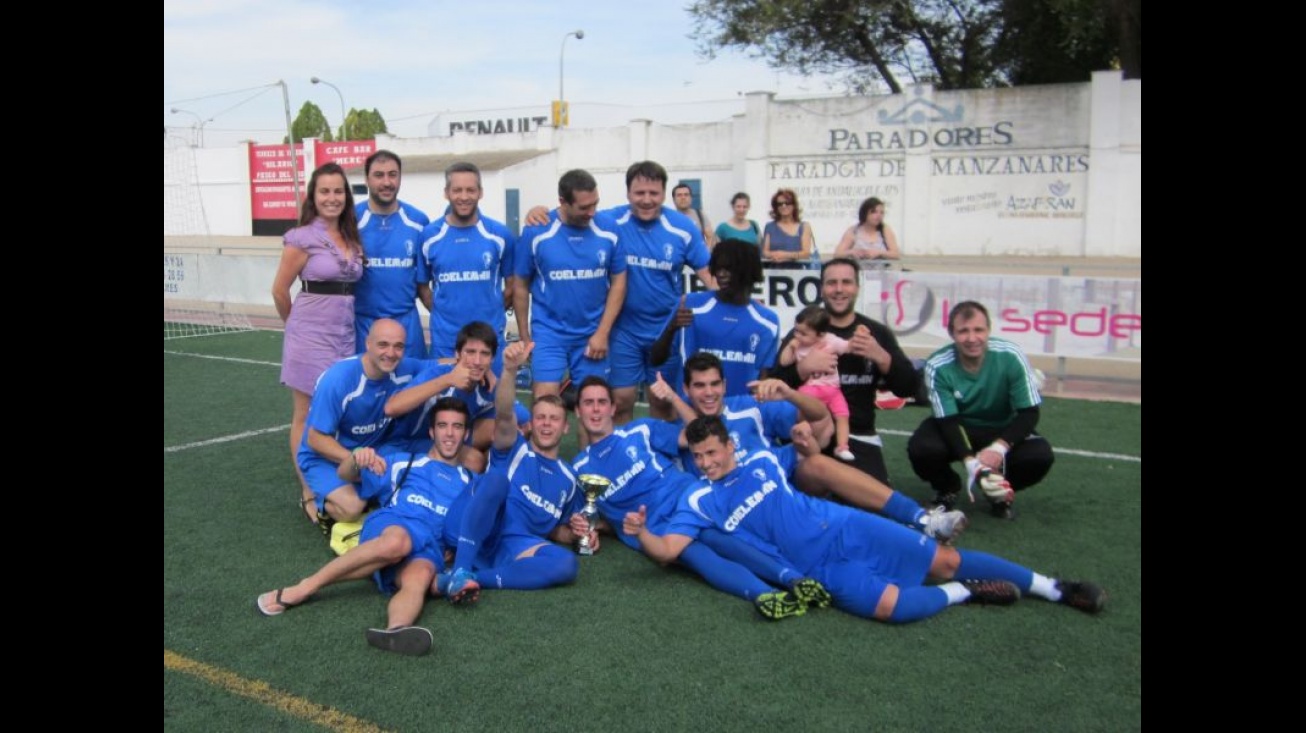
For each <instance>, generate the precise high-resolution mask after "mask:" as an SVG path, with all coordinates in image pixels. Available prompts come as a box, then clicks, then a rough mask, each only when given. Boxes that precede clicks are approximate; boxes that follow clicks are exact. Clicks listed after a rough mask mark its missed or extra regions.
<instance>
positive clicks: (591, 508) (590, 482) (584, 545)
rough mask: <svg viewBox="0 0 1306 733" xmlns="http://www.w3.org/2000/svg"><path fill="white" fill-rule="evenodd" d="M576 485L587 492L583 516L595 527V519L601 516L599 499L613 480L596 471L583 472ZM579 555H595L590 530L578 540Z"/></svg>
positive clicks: (582, 508)
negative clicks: (591, 544)
mask: <svg viewBox="0 0 1306 733" xmlns="http://www.w3.org/2000/svg"><path fill="white" fill-rule="evenodd" d="M576 485H577V487H579V488H580V490H581V491H582V492H584V494H585V506H583V507H581V510H580V513H581V516H583V517H585V521H586V522H587V523H588V526H589V528H590V529H591V530H592V529H594V521H595V520H596V519H598V518H599V506H598V500H599V497H600V496H603V493H604V492H605V491H607V490H608V487H609V486H612V482H611V481H609V480H607V479H606V478H603V477H602V476H600V475H598V474H595V473H583V474H581V475H580V477H579V478H577V479H576ZM576 554H577V555H593V554H594V548H593V547H591V546H590V535H589V532H586V533H585V534H583V535H581V537H580V539H579V540H577V541H576Z"/></svg>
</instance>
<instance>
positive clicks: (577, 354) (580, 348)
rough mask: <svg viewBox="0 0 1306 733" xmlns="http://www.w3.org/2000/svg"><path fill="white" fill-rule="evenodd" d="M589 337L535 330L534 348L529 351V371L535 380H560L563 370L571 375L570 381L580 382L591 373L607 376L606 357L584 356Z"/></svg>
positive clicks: (537, 381) (605, 377)
mask: <svg viewBox="0 0 1306 733" xmlns="http://www.w3.org/2000/svg"><path fill="white" fill-rule="evenodd" d="M589 340H590V339H589V336H571V337H562V336H558V335H557V334H553V333H549V332H542V333H538V334H536V336H535V350H534V351H532V352H531V374H532V376H533V377H534V379H535V382H536V383H537V384H538V383H540V382H561V381H562V377H563V375H565V374H570V375H571V382H572V384H580V383H581V380H583V379H585V377H588V376H590V375H591V374H594V375H597V376H600V377H603V378H604V379H607V378H608V372H609V371H610V369H609V366H608V364H609V362H608V360H607V359H586V358H585V348H586V347H587V346H589Z"/></svg>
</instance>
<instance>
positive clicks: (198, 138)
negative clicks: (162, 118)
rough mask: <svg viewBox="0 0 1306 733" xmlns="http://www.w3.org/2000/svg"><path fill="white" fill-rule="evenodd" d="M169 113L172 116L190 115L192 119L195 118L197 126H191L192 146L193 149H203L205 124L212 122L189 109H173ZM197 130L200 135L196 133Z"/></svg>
mask: <svg viewBox="0 0 1306 733" xmlns="http://www.w3.org/2000/svg"><path fill="white" fill-rule="evenodd" d="M169 111H170V112H172V114H174V115H177V114H182V115H190V116H191V117H194V118H195V124H193V125H191V126H190V144H191V147H203V146H204V123H205V122H212V120H205V119H204V118H203V117H200V116H199V115H197V114H195V113H194V112H191V111H190V110H188V109H178V108H176V107H173V108H172V109H171V110H169ZM197 130H198V131H199V132H198V134H197V133H196V131H197Z"/></svg>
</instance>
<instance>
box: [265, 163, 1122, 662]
mask: <svg viewBox="0 0 1306 733" xmlns="http://www.w3.org/2000/svg"><path fill="white" fill-rule="evenodd" d="M401 166H402V164H401V161H400V159H399V157H398V156H396V155H394V154H393V153H391V152H389V151H378V152H377V153H375V154H373V155H372V156H371V157H369V158H368V160H367V162H366V164H365V174H366V176H367V180H368V188H369V198H368V200H367V201H366V202H360V203H358V204H357V207H356V212H357V221H358V229H359V234H360V237H361V241H362V243H363V251H364V253H365V255H366V258H367V259H366V268H365V272H364V273H363V274H362V277H361V280H359V281H358V283H357V285H356V286H354V287H351V288H349V293H350V294H351V295H352V299H353V309H354V315H355V322H356V330H357V350H358V352H359V353H358V354H357V355H356V356H352V357H349V358H345V359H343V360H340V361H338V362H336V363H335V364H333V365H332V366H330V367H329V368H327V369H326V371H325V372H323V373H322V375H321V377H320V378H319V379H318V380H317V383H316V387H315V389H314V390H313V393H312V397H311V403H310V406H309V409H308V414H307V420H306V428H305V431H304V438H303V440H302V441H301V442H300V444H299V446H298V450H297V451H296V453H295V458H296V465H297V468H298V470H299V472H300V475H301V476H302V478H303V481H304V485H305V487H306V492H310V491H311V496H312V499H311V500H309V501H311V503H312V504H313V505H315V507H316V509H317V518H318V521H319V522H320V523H321V525H322V526H323V527H324V528H328V527H330V525H332V524H334V523H351V522H361V532H360V534H359V537H358V544H357V546H355V547H353V548H352V549H349V550H348V551H346V552H344V553H343V554H341V555H339V556H338V557H336V558H334V559H333V560H331V561H330V562H329V563H327V564H326V565H324V566H323V567H321V568H320V569H318V570H317V571H316V572H314V573H313V574H311V575H309V576H307V577H305V578H303V579H302V580H300V581H299V582H298V583H296V584H294V585H290V586H286V587H283V588H280V589H276V590H272V591H268V592H265V593H263V594H261V595H259V596H258V598H257V607H258V610H259V611H260V612H261V613H263V614H264V615H267V616H276V615H280V614H282V613H284V612H285V611H287V610H289V609H291V608H293V607H295V606H298V605H299V604H301V603H303V602H305V601H307V600H308V599H309V598H311V597H312V596H313V595H314V594H315V593H316V592H317V591H318V590H320V589H321V588H322V587H324V586H326V585H329V584H331V583H336V582H339V581H342V580H351V579H363V578H367V577H369V576H370V577H373V578H375V580H376V582H377V584H378V586H379V587H380V588H381V589H382V591H383V592H385V593H387V594H389V596H390V600H389V605H388V609H387V624H386V626H385V627H384V628H374V629H369V630H367V632H366V639H367V641H368V643H369V644H371V645H372V646H374V647H377V648H380V649H384V650H387V651H393V652H398V653H402V654H424V653H426V652H428V651H429V650H430V648H431V645H432V635H431V632H430V631H429V630H428V629H426V628H424V627H421V626H417V625H416V623H417V621H418V618H419V616H420V614H421V611H422V608H423V605H424V604H425V602H426V599H427V598H428V597H432V596H434V597H444V598H446V599H447V600H448V601H450V602H453V603H455V604H469V603H473V602H475V601H476V600H477V599H478V597H479V594H480V592H481V591H482V590H487V589H502V588H511V589H540V588H548V587H552V586H556V585H561V584H567V583H571V582H573V581H575V580H576V578H577V576H578V573H579V566H580V564H579V562H578V560H577V547H578V546H580V547H581V548H582V549H581V551H582V552H592V551H597V550H598V549H599V548H600V547H601V546H602V544H604V542H605V538H609V539H607V543H609V544H610V543H611V541H612V539H613V538H615V540H616V541H617V542H620V543H621V544H624V545H626V546H628V547H630V548H632V549H634V550H636V551H638V552H642V553H643V554H645V555H647V556H648V557H650V558H651V559H653V560H655V561H657V562H660V563H673V562H675V563H679V564H680V565H682V566H684V567H686V568H688V569H689V570H691V571H693V572H694V573H696V574H698V575H699V576H701V577H702V578H703V579H704V580H705V581H706V582H707V583H708V584H709V585H711V586H712V587H713V588H716V589H718V590H721V591H723V592H726V593H730V594H732V595H735V596H738V597H740V598H743V599H745V600H747V601H749V602H751V603H752V604H753V605H754V607H755V608H756V609H757V611H758V613H760V614H761V615H762V616H764V617H766V618H769V619H783V618H789V617H794V616H800V615H803V614H804V613H806V612H807V610H808V609H809V608H819V607H827V606H830V605H832V604H833V605H834V606H835V607H837V608H840V609H842V610H844V611H846V612H849V613H853V614H856V615H858V616H862V617H865V618H869V619H876V620H879V621H886V622H889V623H905V622H910V621H915V620H918V619H922V618H927V617H929V616H932V615H934V614H936V613H938V612H940V611H942V610H943V609H944V608H946V607H948V606H951V605H956V604H962V603H990V604H1009V603H1013V602H1015V601H1017V600H1018V599H1019V598H1020V597H1021V596H1022V595H1033V596H1037V597H1040V598H1043V599H1046V600H1049V601H1053V602H1058V603H1061V604H1064V605H1068V606H1071V607H1073V608H1077V609H1079V610H1082V611H1085V612H1089V613H1096V612H1098V611H1100V610H1101V609H1102V607H1103V605H1104V604H1105V602H1106V593H1105V592H1104V591H1103V590H1102V589H1101V588H1100V587H1098V586H1097V585H1095V584H1093V583H1088V582H1080V581H1067V580H1059V579H1056V578H1050V577H1047V576H1044V575H1041V574H1039V573H1036V572H1034V571H1032V570H1030V569H1028V568H1025V567H1023V566H1021V565H1019V564H1017V563H1014V562H1011V561H1009V560H1006V559H1003V558H1000V557H997V556H995V555H992V554H989V553H984V552H979V551H975V550H963V549H958V548H956V547H954V546H953V541H954V540H955V538H956V537H957V535H958V534H959V533H960V532H961V531H962V530H964V529H965V527H966V523H967V519H966V517H965V515H964V514H963V513H962V512H960V511H957V510H956V509H954V504H955V502H956V501H957V498H958V497H959V495H960V494H961V492H962V491H966V492H968V493H970V492H973V491H974V490H975V489H978V490H979V491H980V492H981V493H982V495H983V496H984V497H985V498H986V499H987V500H988V502H989V505H990V507H991V509H992V511H993V513H994V515H995V516H1001V517H1012V516H1013V509H1012V500H1013V498H1014V496H1015V493H1014V492H1015V491H1016V490H1019V489H1023V488H1026V487H1028V486H1030V485H1033V484H1034V483H1037V482H1038V481H1039V480H1041V479H1042V478H1043V477H1044V476H1045V475H1046V474H1047V472H1048V470H1049V469H1050V467H1051V465H1052V455H1053V454H1052V450H1051V448H1050V446H1049V445H1048V443H1047V441H1046V440H1045V439H1043V438H1042V437H1041V436H1039V435H1038V434H1037V433H1036V432H1035V428H1036V426H1037V422H1038V410H1039V404H1040V397H1039V392H1038V386H1037V384H1036V383H1035V378H1034V376H1033V370H1032V369H1031V368H1030V366H1029V364H1028V362H1027V361H1026V359H1025V357H1024V355H1023V354H1022V353H1021V352H1020V350H1019V349H1018V348H1017V347H1016V346H1015V345H1014V344H1011V343H1009V342H1006V341H1003V340H1001V339H998V338H990V336H989V324H990V322H989V315H988V313H987V311H986V310H985V308H984V306H983V305H981V304H979V303H975V302H965V303H961V304H958V305H957V306H955V307H954V308H953V310H952V312H951V313H950V315H949V331H950V333H951V335H952V338H953V343H952V344H951V345H949V346H947V347H945V348H942V349H940V350H939V351H937V352H936V353H935V354H934V355H932V357H931V358H930V359H929V360H928V361H927V362H926V365H925V368H924V371H923V377H922V375H921V374H918V372H917V370H916V368H915V366H914V365H913V364H912V362H911V361H910V360H909V359H908V358H907V357H906V355H905V354H904V353H903V352H902V350H901V348H900V347H899V346H898V343H897V341H896V339H895V338H894V336H893V333H892V331H890V330H889V329H888V328H887V327H885V326H884V325H883V324H881V323H878V322H876V321H874V320H872V319H870V318H868V317H866V316H864V315H862V314H859V313H857V312H855V307H856V302H857V293H858V286H859V283H860V273H859V267H858V263H857V261H856V260H854V259H843V258H836V259H833V260H830V261H827V262H825V263H824V265H823V267H822V270H821V292H822V300H823V302H822V304H821V305H819V306H813V307H812V308H809V309H806V310H804V311H803V312H802V313H801V314H800V315H799V317H798V318H797V320H796V325H795V329H794V331H793V332H791V333H790V334H788V335H785V336H784V337H783V338H782V334H781V332H780V325H779V319H778V317H777V316H776V314H775V312H774V311H772V310H770V309H769V308H767V307H766V306H764V305H762V304H760V303H758V302H756V301H755V300H753V298H752V294H753V287H754V285H756V284H757V283H759V282H761V280H762V277H763V274H762V264H761V260H760V255H759V252H758V249H757V247H756V246H755V245H753V244H751V243H746V242H740V241H736V240H724V241H722V242H719V243H717V244H716V245H715V246H714V247H713V248H712V249H711V251H709V249H708V248H707V246H706V245H705V244H704V239H703V236H702V234H701V232H699V230H698V229H697V226H696V224H694V223H693V222H692V221H691V220H690V219H689V218H687V217H685V216H684V215H682V214H680V213H678V212H676V211H675V210H674V209H671V208H667V207H664V206H663V202H664V199H665V194H666V187H667V182H668V178H667V173H666V171H665V170H664V169H663V168H662V166H660V165H658V164H657V163H654V162H651V161H643V162H639V163H635V164H634V165H632V166H630V168H629V169H628V171H627V173H626V189H627V198H628V203H626V204H623V205H621V206H618V207H615V208H611V209H606V210H599V209H598V201H599V195H598V186H597V183H596V181H595V179H594V178H593V176H591V175H590V174H589V173H587V172H586V171H583V170H572V171H568V172H567V173H565V174H564V175H563V176H562V177H561V178H560V179H559V184H558V206H557V208H556V209H554V210H552V211H546V210H545V209H543V208H541V207H537V208H536V209H533V210H532V211H531V212H530V213H529V214H528V216H527V218H526V222H527V226H526V227H525V228H524V229H523V231H522V233H521V235H520V236H513V235H512V234H511V233H510V231H509V230H508V228H507V227H506V226H504V225H503V224H502V223H500V222H497V221H494V220H492V219H489V218H487V217H485V216H483V215H482V214H481V213H480V210H479V202H480V199H481V193H482V189H481V176H480V172H479V170H478V169H477V168H476V167H475V166H474V165H472V164H470V163H457V164H454V165H453V166H451V167H450V168H449V169H448V170H447V171H446V174H445V196H446V199H447V200H448V208H447V210H446V212H445V213H444V215H443V216H441V217H439V218H437V219H436V220H435V221H434V222H429V221H428V219H427V217H426V216H425V215H424V214H422V213H421V212H420V211H419V210H418V209H416V208H415V207H413V206H411V205H409V204H407V203H405V202H402V201H400V200H399V199H398V190H399V182H400V180H401V176H402V167H401ZM315 178H316V175H315ZM344 191H345V196H346V198H347V200H348V201H349V203H350V204H352V203H353V202H352V198H351V197H349V195H348V186H347V185H346V186H345V187H344ZM310 195H313V196H316V195H317V192H315V191H310ZM685 268H688V269H690V270H692V271H693V272H694V273H695V274H696V275H697V276H698V278H699V279H700V280H701V281H702V282H703V283H705V284H706V285H707V286H708V288H709V289H708V290H706V291H703V292H696V293H689V294H683V293H682V289H683V286H682V272H683V270H684V269H685ZM305 290H306V291H307V290H308V289H307V288H305ZM323 292H332V291H330V290H329V289H328V290H325V291H323ZM418 301H421V302H423V303H424V304H425V305H426V306H427V307H428V309H429V311H430V314H431V315H430V344H429V347H428V345H427V343H426V339H425V338H424V335H423V331H422V322H421V319H420V316H419V313H418V310H417V308H416V303H417V302H418ZM297 303H298V301H297ZM509 307H511V309H512V312H513V313H514V314H515V318H516V325H517V330H518V334H519V338H518V340H515V341H512V342H511V343H508V344H506V345H505V344H504V343H503V340H504V333H505V326H506V320H507V309H508V308H509ZM791 342H797V343H794V345H793V346H791ZM428 348H429V351H428ZM428 357H429V358H428ZM527 368H529V369H530V374H531V377H532V380H531V381H532V392H533V400H532V404H531V406H530V408H529V409H528V408H527V407H525V406H524V405H522V404H521V403H520V402H518V401H517V399H516V386H517V383H518V377H519V375H521V374H522V372H523V370H524V369H527ZM922 378H923V379H924V380H925V387H926V388H927V391H928V394H929V397H930V403H931V408H932V415H931V416H930V417H928V418H926V419H925V420H924V422H923V423H922V424H921V426H920V428H919V429H918V430H917V431H916V432H915V434H914V435H913V436H912V438H911V439H910V441H909V444H908V454H909V457H910V460H911V465H912V468H913V470H914V471H915V472H916V473H917V474H918V475H919V476H920V477H921V478H923V479H925V480H927V481H929V482H930V483H931V485H932V486H933V487H934V488H935V490H936V492H937V496H936V499H935V502H934V504H935V505H934V506H933V507H932V508H930V509H926V508H925V507H923V506H921V505H920V504H919V503H917V502H916V501H915V500H913V499H912V498H910V497H908V496H905V495H904V494H902V493H900V492H896V491H894V490H893V489H892V488H890V485H889V477H888V471H887V469H886V467H885V462H884V458H883V453H882V441H881V440H880V437H879V436H878V435H877V434H876V431H875V411H876V409H877V407H876V404H875V400H876V393H877V391H878V390H888V391H891V392H893V393H894V394H896V395H900V396H909V395H915V394H917V391H918V386H919V380H920V379H922ZM640 387H644V389H645V395H646V397H647V399H648V403H649V417H646V418H640V419H632V418H633V411H634V405H635V401H636V395H637V390H638V389H639V388H640ZM572 412H574V413H575V428H576V431H577V443H578V445H579V446H580V450H579V452H578V453H577V454H576V455H575V456H573V457H570V459H568V458H565V457H563V456H560V455H559V447H560V444H561V442H562V440H563V438H564V436H565V435H567V434H568V432H569V431H570V430H571V422H570V420H569V416H570V414H571V413H572ZM957 463H960V464H961V465H962V466H964V469H965V470H964V472H963V473H964V476H963V475H960V474H959V473H958V471H957V470H955V468H954V464H957ZM583 487H588V488H589V491H590V498H589V501H588V502H587V497H586V491H585V490H584V488H583ZM595 507H596V508H597V512H596V513H595V512H594V508H595Z"/></svg>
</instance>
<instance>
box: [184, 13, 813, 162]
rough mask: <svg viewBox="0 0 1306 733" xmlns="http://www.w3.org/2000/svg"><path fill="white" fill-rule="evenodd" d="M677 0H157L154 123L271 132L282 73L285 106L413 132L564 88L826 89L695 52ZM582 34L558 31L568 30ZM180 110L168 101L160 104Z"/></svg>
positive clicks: (606, 92)
mask: <svg viewBox="0 0 1306 733" xmlns="http://www.w3.org/2000/svg"><path fill="white" fill-rule="evenodd" d="M687 1H688V0H645V1H644V2H627V1H625V0H620V1H617V0H584V1H583V0H552V1H550V0H541V1H539V2H533V1H530V0H482V1H481V2H471V3H468V2H459V3H453V2H447V1H446V0H387V1H386V2H358V1H357V0H354V1H352V2H349V1H345V0H316V1H313V0H273V1H272V2H269V1H268V0H260V1H257V2H256V1H254V0H165V2H164V5H163V123H164V126H165V127H171V128H177V129H178V133H179V134H193V133H194V132H195V127H196V125H197V123H198V122H199V121H200V120H203V121H204V127H203V142H204V144H205V146H207V147H221V146H228V145H233V144H235V143H236V142H238V141H241V140H256V141H258V142H261V143H279V142H281V140H282V138H283V137H284V135H285V132H286V112H285V107H286V105H285V103H284V102H283V98H282V88H281V86H280V85H279V84H278V83H277V82H279V81H284V82H285V84H286V91H287V93H288V95H289V106H290V116H291V118H292V119H293V118H294V117H295V115H296V114H298V112H299V109H300V107H301V106H302V105H303V104H304V102H306V101H311V102H313V103H315V104H317V106H318V107H319V108H321V110H322V112H323V113H324V114H325V115H326V118H327V121H328V122H329V123H330V124H331V125H332V126H333V127H339V125H340V116H341V102H340V97H339V96H337V94H336V92H335V91H334V90H332V89H331V87H329V86H326V85H324V84H317V85H314V84H312V83H311V82H310V79H311V78H312V77H314V76H316V77H319V78H321V79H323V80H325V81H328V82H330V83H331V84H334V85H335V86H336V87H338V88H339V90H340V95H341V96H343V97H344V104H345V107H346V108H358V109H377V110H379V111H380V112H381V115H382V116H383V117H384V118H385V120H386V123H387V125H388V127H389V130H390V133H391V134H392V135H395V136H398V137H423V136H425V135H426V134H427V126H428V124H429V123H430V122H431V120H432V118H434V117H435V116H436V115H439V114H441V113H445V112H463V111H482V110H495V109H509V108H521V107H530V106H538V107H539V108H540V110H541V111H542V112H541V113H547V110H548V108H549V103H550V101H551V100H553V99H556V98H557V95H558V77H559V74H558V71H559V69H558V60H559V52H560V50H561V49H563V48H564V45H563V44H564V40H563V39H564V38H566V41H565V51H564V59H565V60H564V64H565V65H564V75H565V76H564V84H565V87H564V89H565V94H566V99H567V101H568V102H570V103H571V104H573V105H574V104H577V103H593V104H614V105H639V106H644V105H663V104H675V103H679V102H704V101H715V100H725V99H733V98H737V97H738V96H739V95H740V94H742V93H746V92H752V91H772V92H776V93H777V95H778V96H780V97H800V96H824V95H829V94H832V93H836V90H833V89H832V88H831V87H830V86H829V83H828V82H827V81H826V80H823V79H819V78H811V79H804V78H802V77H799V76H795V75H790V74H785V73H780V72H776V71H774V70H772V69H770V68H768V67H767V66H766V64H765V63H764V62H762V61H760V60H753V59H749V58H748V57H747V56H746V55H744V54H741V53H737V52H728V53H721V54H720V55H719V56H718V57H717V58H716V59H714V60H712V61H705V60H704V59H702V58H701V57H699V56H698V55H697V54H696V44H695V41H693V40H692V39H691V38H690V37H689V34H690V33H691V32H692V30H693V29H694V27H695V21H694V19H693V17H692V16H691V15H690V14H689V13H688V12H687V11H685V10H684V5H685V4H686V3H687ZM578 29H579V30H583V31H584V34H585V37H584V38H583V39H579V40H578V39H576V38H575V37H567V34H568V33H570V32H572V31H575V30H578ZM174 108H176V109H179V110H183V111H181V112H178V113H176V114H173V113H172V112H171V110H172V109H174Z"/></svg>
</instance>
